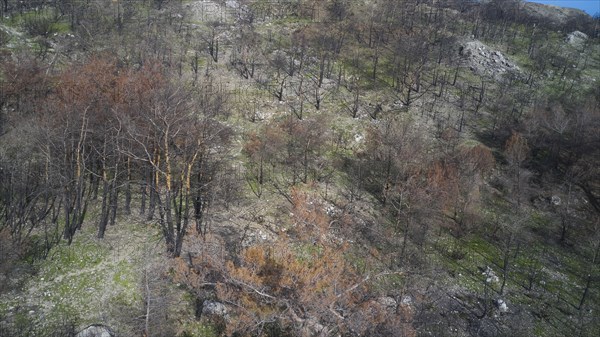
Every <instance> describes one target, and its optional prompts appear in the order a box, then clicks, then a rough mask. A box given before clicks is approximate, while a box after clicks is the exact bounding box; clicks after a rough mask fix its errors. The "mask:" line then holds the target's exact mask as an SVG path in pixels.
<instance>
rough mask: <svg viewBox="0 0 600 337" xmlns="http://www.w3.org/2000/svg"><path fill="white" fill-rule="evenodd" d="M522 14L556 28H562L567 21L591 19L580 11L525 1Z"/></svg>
mask: <svg viewBox="0 0 600 337" xmlns="http://www.w3.org/2000/svg"><path fill="white" fill-rule="evenodd" d="M523 13H525V14H527V15H529V16H530V17H532V18H534V19H537V20H539V21H540V22H542V21H544V22H549V23H550V24H552V25H554V26H557V27H559V26H563V25H565V24H566V23H568V22H569V21H574V20H582V19H591V17H590V16H589V15H588V14H587V13H586V12H584V11H582V10H580V9H576V8H565V7H559V6H552V5H544V4H540V3H536V2H526V1H524V2H523Z"/></svg>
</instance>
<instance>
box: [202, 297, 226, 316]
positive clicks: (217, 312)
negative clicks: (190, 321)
mask: <svg viewBox="0 0 600 337" xmlns="http://www.w3.org/2000/svg"><path fill="white" fill-rule="evenodd" d="M228 313H229V311H228V310H227V307H226V306H225V305H224V304H223V303H220V302H216V301H210V300H206V301H204V303H202V315H203V316H218V317H223V318H227V317H228Z"/></svg>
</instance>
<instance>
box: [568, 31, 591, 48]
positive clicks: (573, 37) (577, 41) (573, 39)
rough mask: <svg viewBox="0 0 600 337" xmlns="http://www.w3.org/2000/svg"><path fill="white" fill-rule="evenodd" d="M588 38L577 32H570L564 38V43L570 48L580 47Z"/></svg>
mask: <svg viewBox="0 0 600 337" xmlns="http://www.w3.org/2000/svg"><path fill="white" fill-rule="evenodd" d="M587 39H588V36H587V35H586V34H585V33H582V32H580V31H578V30H576V31H574V32H571V33H569V34H568V35H567V37H566V38H565V42H567V43H568V44H570V45H572V46H580V45H582V44H584V43H585V41H587Z"/></svg>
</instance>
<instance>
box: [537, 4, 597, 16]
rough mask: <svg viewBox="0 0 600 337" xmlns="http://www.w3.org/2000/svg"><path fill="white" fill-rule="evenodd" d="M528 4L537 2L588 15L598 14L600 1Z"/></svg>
mask: <svg viewBox="0 0 600 337" xmlns="http://www.w3.org/2000/svg"><path fill="white" fill-rule="evenodd" d="M529 1H530V2H539V3H542V4H547V5H555V6H561V7H570V8H579V9H582V10H584V11H585V12H587V13H588V14H589V15H592V16H593V15H594V14H596V13H600V0H529Z"/></svg>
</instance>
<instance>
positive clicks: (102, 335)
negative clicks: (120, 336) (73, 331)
mask: <svg viewBox="0 0 600 337" xmlns="http://www.w3.org/2000/svg"><path fill="white" fill-rule="evenodd" d="M75 337H115V333H114V332H113V331H112V330H111V329H110V328H109V327H107V326H105V325H102V324H92V325H90V326H88V327H87V328H85V329H83V330H81V331H80V332H79V333H77V335H75Z"/></svg>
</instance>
